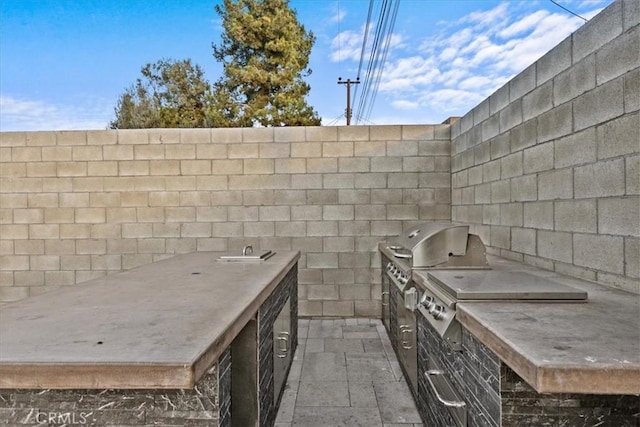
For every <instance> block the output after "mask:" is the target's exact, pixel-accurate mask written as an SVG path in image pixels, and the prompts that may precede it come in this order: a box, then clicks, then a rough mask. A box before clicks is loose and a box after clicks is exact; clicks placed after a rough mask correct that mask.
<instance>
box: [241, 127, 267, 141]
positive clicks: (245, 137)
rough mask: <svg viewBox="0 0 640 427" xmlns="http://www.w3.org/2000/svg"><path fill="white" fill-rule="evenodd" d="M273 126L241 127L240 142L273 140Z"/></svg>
mask: <svg viewBox="0 0 640 427" xmlns="http://www.w3.org/2000/svg"><path fill="white" fill-rule="evenodd" d="M274 129H275V128H242V142H243V144H244V143H254V142H273V141H274V132H275V130H274Z"/></svg>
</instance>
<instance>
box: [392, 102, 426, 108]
mask: <svg viewBox="0 0 640 427" xmlns="http://www.w3.org/2000/svg"><path fill="white" fill-rule="evenodd" d="M391 105H393V107H394V108H397V109H398V110H417V109H418V108H420V103H419V102H415V101H407V100H397V101H392V102H391Z"/></svg>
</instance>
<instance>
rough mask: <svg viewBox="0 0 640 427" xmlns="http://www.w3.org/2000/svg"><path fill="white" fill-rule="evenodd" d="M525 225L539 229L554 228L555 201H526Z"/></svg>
mask: <svg viewBox="0 0 640 427" xmlns="http://www.w3.org/2000/svg"><path fill="white" fill-rule="evenodd" d="M524 226H525V227H527V228H535V229H539V230H553V226H554V219H553V202H529V203H524Z"/></svg>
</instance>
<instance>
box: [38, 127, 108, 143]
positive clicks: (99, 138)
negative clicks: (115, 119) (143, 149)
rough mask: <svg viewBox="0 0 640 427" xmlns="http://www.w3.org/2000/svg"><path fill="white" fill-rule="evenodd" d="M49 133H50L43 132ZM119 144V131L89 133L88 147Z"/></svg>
mask: <svg viewBox="0 0 640 427" xmlns="http://www.w3.org/2000/svg"><path fill="white" fill-rule="evenodd" d="M43 133H47V134H48V133H49V132H43ZM117 143H118V131H116V130H106V131H105V130H97V131H87V144H88V145H102V146H104V145H114V144H117Z"/></svg>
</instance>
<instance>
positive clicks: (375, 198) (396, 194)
mask: <svg viewBox="0 0 640 427" xmlns="http://www.w3.org/2000/svg"><path fill="white" fill-rule="evenodd" d="M371 203H372V204H383V205H386V204H391V203H402V192H401V191H398V190H389V189H372V190H371Z"/></svg>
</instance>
